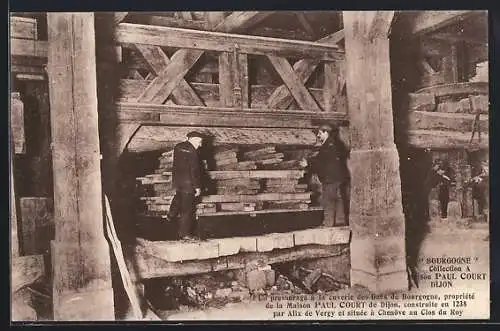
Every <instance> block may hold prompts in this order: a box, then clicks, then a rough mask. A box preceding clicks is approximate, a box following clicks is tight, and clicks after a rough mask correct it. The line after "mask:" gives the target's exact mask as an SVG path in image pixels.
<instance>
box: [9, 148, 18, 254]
mask: <svg viewBox="0 0 500 331" xmlns="http://www.w3.org/2000/svg"><path fill="white" fill-rule="evenodd" d="M9 159H10V167H9V174H10V176H9V182H10V190H9V191H10V192H9V193H10V198H9V202H10V210H9V216H10V217H9V219H10V258H11V259H13V258H15V257H18V256H19V251H20V247H19V231H18V229H19V227H18V221H17V197H16V185H15V183H14V168H13V166H14V161H13V159H14V153H12V152H11V153H10V158H9Z"/></svg>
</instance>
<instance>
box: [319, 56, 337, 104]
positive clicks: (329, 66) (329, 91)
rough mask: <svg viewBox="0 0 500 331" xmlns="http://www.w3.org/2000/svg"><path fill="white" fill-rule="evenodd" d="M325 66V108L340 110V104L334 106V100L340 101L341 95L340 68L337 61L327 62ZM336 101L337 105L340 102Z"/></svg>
mask: <svg viewBox="0 0 500 331" xmlns="http://www.w3.org/2000/svg"><path fill="white" fill-rule="evenodd" d="M324 66H325V67H324V68H325V69H324V76H325V83H324V86H323V98H324V101H323V103H324V108H323V109H324V110H325V111H335V110H337V111H339V109H338V108H339V107H338V106H337V107H334V102H336V101H338V99H339V97H340V89H339V84H340V82H339V76H340V70H339V67H338V64H337V63H336V62H325V64H324ZM336 103H337V105H338V104H339V103H338V102H336Z"/></svg>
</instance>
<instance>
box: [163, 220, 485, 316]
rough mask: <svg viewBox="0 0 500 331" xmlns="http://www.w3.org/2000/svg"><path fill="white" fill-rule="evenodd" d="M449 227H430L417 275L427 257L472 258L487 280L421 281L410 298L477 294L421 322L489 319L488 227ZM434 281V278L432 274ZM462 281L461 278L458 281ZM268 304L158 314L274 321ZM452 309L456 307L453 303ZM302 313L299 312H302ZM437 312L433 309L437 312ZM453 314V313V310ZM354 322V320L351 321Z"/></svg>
mask: <svg viewBox="0 0 500 331" xmlns="http://www.w3.org/2000/svg"><path fill="white" fill-rule="evenodd" d="M454 224H455V225H452V226H450V224H449V223H448V222H444V221H441V220H436V221H434V222H432V223H431V226H430V228H431V230H430V233H429V234H427V235H426V236H425V238H424V239H423V242H422V244H421V250H420V255H419V264H418V267H417V273H418V274H426V273H428V270H429V265H428V264H426V261H427V260H426V258H428V257H441V256H448V257H452V256H470V257H471V258H472V259H473V263H472V264H471V269H472V270H471V271H472V272H474V273H477V274H481V273H486V275H487V277H488V279H486V280H478V281H470V280H469V281H461V280H460V279H458V280H455V281H454V283H453V288H452V289H450V288H436V287H434V288H431V282H430V280H425V279H420V281H419V287H418V288H417V287H415V286H413V288H412V289H411V290H409V291H408V292H406V293H407V294H415V295H417V294H430V293H432V294H437V295H445V294H450V293H451V294H461V293H471V292H474V293H475V300H476V301H474V304H473V305H471V304H470V302H469V307H468V308H466V309H461V310H462V312H459V310H460V309H457V310H454V311H453V312H452V315H453V314H456V315H453V316H449V315H450V314H449V312H448V315H447V316H436V315H434V316H433V315H427V314H431V313H430V312H429V313H427V312H426V310H425V309H423V310H421V311H420V312H419V315H420V316H419V317H416V318H419V319H433V318H439V319H443V318H444V319H446V318H452V319H454V318H467V317H469V318H470V317H475V318H488V316H489V313H488V309H489V236H488V231H489V230H488V226H487V224H486V223H481V224H478V223H470V222H467V221H462V222H461V223H460V224H459V225H458V226H457V225H456V223H454ZM432 275H433V277H434V276H435V275H434V274H433V273H432ZM458 278H460V277H458ZM363 292H366V291H365V290H364V289H362V288H357V287H355V288H348V289H345V290H340V291H338V292H335V294H338V295H341V294H344V295H345V294H353V295H358V294H360V293H363ZM419 301H422V300H419ZM268 302H269V301H267V300H260V301H259V300H252V301H249V302H241V303H231V304H227V305H225V306H224V307H222V308H220V309H215V308H211V309H206V310H194V311H180V312H174V313H173V312H158V313H159V315H160V317H161V318H162V319H164V320H168V321H183V320H195V321H196V320H197V321H201V320H233V321H234V320H274V319H276V317H273V309H269V308H268V307H267V308H266V304H267V303H268ZM452 304H453V305H455V304H456V303H454V302H452ZM299 310H300V309H299ZM437 310H438V309H434V311H435V312H436V311H437ZM451 310H453V309H451ZM324 318H325V317H323V318H317V317H315V316H312V317H305V316H288V317H287V316H285V317H283V318H279V319H280V320H287V319H324ZM329 318H331V319H333V320H335V319H348V318H345V317H344V318H342V317H328V316H327V317H326V319H329ZM351 318H352V317H351ZM374 318H382V319H383V318H396V317H387V316H385V317H384V316H382V317H377V316H375V317H374Z"/></svg>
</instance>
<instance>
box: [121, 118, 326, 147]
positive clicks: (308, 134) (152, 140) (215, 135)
mask: <svg viewBox="0 0 500 331" xmlns="http://www.w3.org/2000/svg"><path fill="white" fill-rule="evenodd" d="M190 130H201V131H203V132H206V133H207V134H210V136H211V137H212V140H213V143H214V145H221V144H240V145H265V144H275V145H297V146H311V145H314V143H315V141H316V137H315V135H314V132H313V131H312V130H311V129H300V128H298V129H294V130H290V129H289V128H249V127H213V126H208V125H207V124H205V125H199V126H167V125H161V126H159V125H151V124H149V125H146V124H143V125H142V126H140V128H139V129H138V130H137V132H136V133H135V134H134V136H133V137H132V138H131V139H130V142H129V143H128V145H127V149H128V151H131V152H145V151H154V150H156V151H157V150H161V149H165V150H166V149H171V148H173V147H174V145H175V144H176V143H178V142H181V141H183V140H185V139H186V134H187V133H188V132H189V131H190Z"/></svg>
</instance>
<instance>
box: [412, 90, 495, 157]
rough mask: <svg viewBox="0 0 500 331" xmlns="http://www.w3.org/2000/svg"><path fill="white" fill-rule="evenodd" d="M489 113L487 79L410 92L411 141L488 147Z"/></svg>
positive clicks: (435, 146) (427, 145)
mask: <svg viewBox="0 0 500 331" xmlns="http://www.w3.org/2000/svg"><path fill="white" fill-rule="evenodd" d="M488 113H489V99H488V83H485V82H469V83H453V84H444V85H437V86H432V87H427V88H424V89H421V90H419V91H417V92H415V93H410V95H409V117H408V122H409V123H408V124H409V125H408V129H409V132H408V138H409V144H410V146H412V147H416V148H433V149H469V150H480V149H487V148H488V129H489V122H488ZM473 132H474V136H473Z"/></svg>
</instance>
